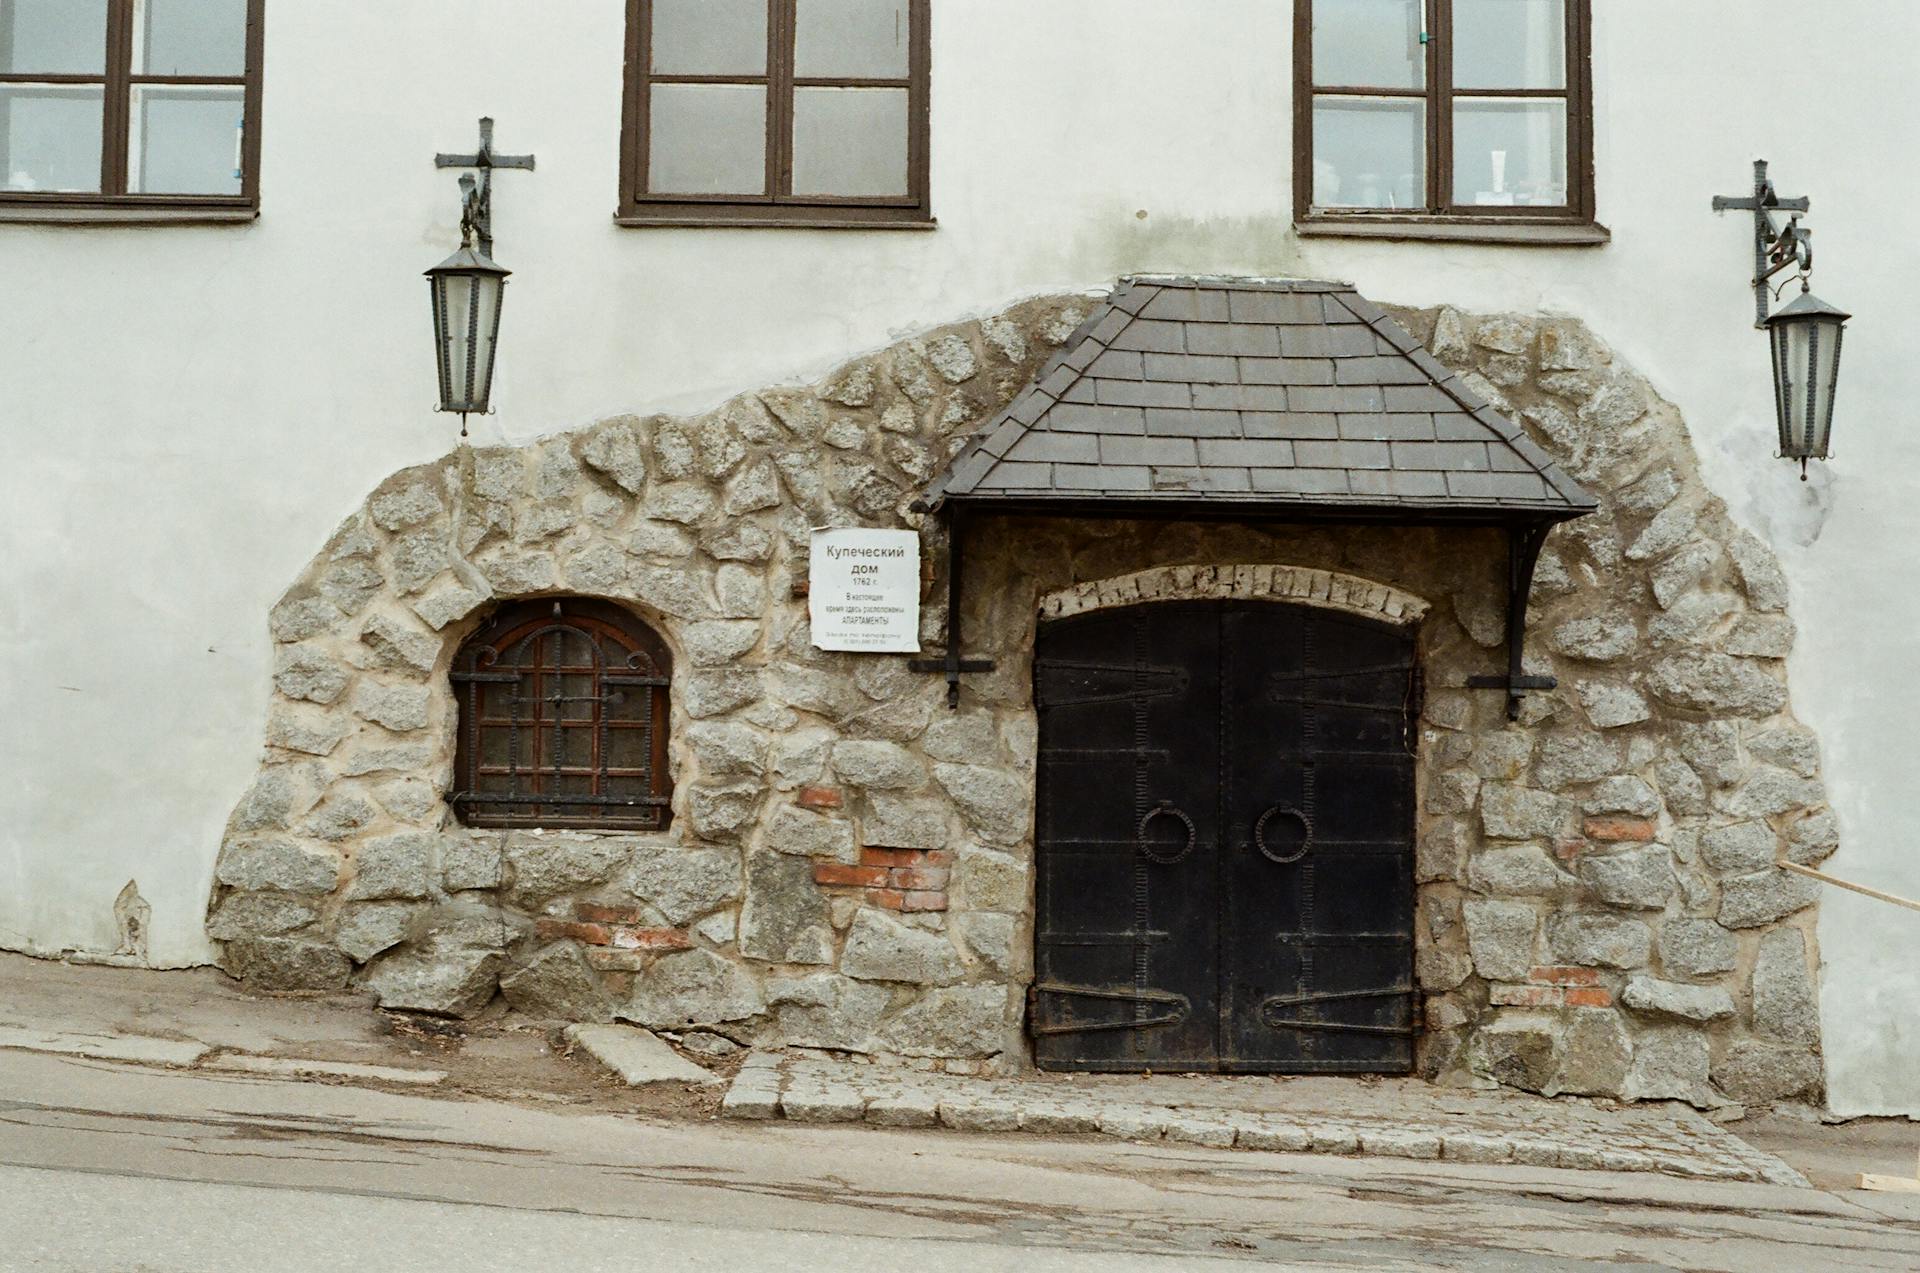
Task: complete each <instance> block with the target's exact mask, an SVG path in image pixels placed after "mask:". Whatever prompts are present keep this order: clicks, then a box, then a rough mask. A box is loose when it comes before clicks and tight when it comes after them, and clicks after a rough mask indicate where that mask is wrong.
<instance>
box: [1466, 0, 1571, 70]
mask: <svg viewBox="0 0 1920 1273" xmlns="http://www.w3.org/2000/svg"><path fill="white" fill-rule="evenodd" d="M1453 84H1454V87H1455V88H1565V87H1566V84H1567V8H1566V0H1453Z"/></svg>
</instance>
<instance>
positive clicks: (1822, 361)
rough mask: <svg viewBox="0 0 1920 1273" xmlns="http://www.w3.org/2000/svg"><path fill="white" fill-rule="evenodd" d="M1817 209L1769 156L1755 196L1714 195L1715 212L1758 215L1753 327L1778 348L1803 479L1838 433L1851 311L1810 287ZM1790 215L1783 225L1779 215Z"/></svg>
mask: <svg viewBox="0 0 1920 1273" xmlns="http://www.w3.org/2000/svg"><path fill="white" fill-rule="evenodd" d="M1812 206H1813V201H1812V200H1810V199H1808V198H1806V197H1805V196H1804V195H1802V196H1799V197H1796V198H1791V199H1789V198H1784V197H1782V196H1781V194H1780V192H1779V191H1777V190H1775V189H1774V187H1773V182H1772V180H1771V179H1770V178H1769V177H1768V176H1767V161H1766V160H1764V159H1760V160H1756V161H1755V162H1754V165H1753V193H1752V194H1751V195H1745V196H1741V197H1738V198H1736V197H1734V196H1732V195H1715V196H1714V200H1713V210H1714V211H1715V212H1725V211H1728V210H1729V209H1738V210H1740V211H1742V212H1751V213H1753V307H1754V323H1753V325H1754V326H1755V327H1762V328H1765V329H1766V332H1767V338H1768V340H1769V341H1770V342H1771V344H1772V346H1773V407H1774V415H1775V416H1776V417H1777V421H1778V424H1779V427H1780V455H1781V457H1782V458H1784V459H1788V460H1798V461H1800V480H1801V481H1803V482H1804V481H1806V480H1807V461H1808V460H1824V459H1826V458H1827V443H1828V440H1829V439H1830V438H1831V437H1832V436H1833V394H1834V390H1835V388H1836V387H1837V386H1838V385H1839V381H1840V337H1841V336H1842V335H1843V334H1844V332H1845V330H1846V322H1847V320H1848V319H1849V318H1851V317H1853V315H1851V314H1848V313H1846V312H1845V311H1843V310H1840V309H1836V308H1835V307H1833V306H1832V305H1829V304H1827V303H1826V302H1825V301H1823V300H1821V299H1820V298H1819V297H1817V296H1815V295H1813V294H1812V293H1811V292H1809V291H1808V290H1807V275H1808V274H1810V273H1811V272H1812V271H1813V231H1812V230H1809V229H1808V228H1807V227H1805V226H1803V225H1801V224H1800V217H1801V216H1802V215H1804V214H1805V213H1806V212H1807V211H1808V210H1809V209H1810V208H1811V207H1812ZM1782 212H1784V213H1791V214H1792V215H1791V216H1789V217H1788V218H1787V223H1786V225H1784V226H1780V225H1776V224H1775V223H1774V216H1775V214H1776V213H1782ZM1789 269H1792V270H1795V271H1796V272H1797V273H1798V275H1799V278H1800V295H1799V296H1798V297H1797V298H1796V299H1795V300H1794V301H1793V303H1792V304H1790V305H1788V306H1787V307H1786V308H1785V309H1782V310H1781V311H1780V312H1779V313H1777V314H1768V313H1767V301H1768V298H1769V295H1771V296H1774V297H1777V296H1779V291H1778V290H1777V289H1770V288H1769V287H1768V281H1769V280H1770V279H1772V278H1773V276H1774V275H1776V274H1779V273H1781V272H1782V271H1784V270H1789Z"/></svg>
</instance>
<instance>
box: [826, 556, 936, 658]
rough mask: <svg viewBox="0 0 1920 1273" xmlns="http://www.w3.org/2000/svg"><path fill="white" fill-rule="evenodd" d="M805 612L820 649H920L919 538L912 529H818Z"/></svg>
mask: <svg viewBox="0 0 1920 1273" xmlns="http://www.w3.org/2000/svg"><path fill="white" fill-rule="evenodd" d="M810 562H811V566H810V570H809V577H808V582H807V598H808V602H807V612H808V617H809V618H810V619H811V620H812V622H813V644H814V645H815V647H817V648H819V649H822V650H865V651H868V652H870V653H887V654H914V653H918V652H919V649H920V536H919V534H918V533H917V532H915V531H911V530H865V529H858V528H855V529H841V530H816V531H814V532H813V550H812V552H811V554H810Z"/></svg>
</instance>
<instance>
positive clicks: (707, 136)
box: [647, 84, 767, 195]
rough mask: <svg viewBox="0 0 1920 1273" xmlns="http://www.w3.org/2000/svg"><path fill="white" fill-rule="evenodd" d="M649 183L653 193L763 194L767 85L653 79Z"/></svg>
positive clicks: (764, 186) (649, 115) (648, 150)
mask: <svg viewBox="0 0 1920 1273" xmlns="http://www.w3.org/2000/svg"><path fill="white" fill-rule="evenodd" d="M647 184H648V188H649V189H650V190H652V191H653V192H654V193H656V194H740V195H746V194H751V195H758V194H765V193H766V189H767V90H766V89H764V88H761V87H760V86H759V85H757V84H656V85H654V86H653V92H652V97H651V109H650V111H649V114H648V119H647Z"/></svg>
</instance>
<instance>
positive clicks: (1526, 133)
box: [1453, 97, 1567, 208]
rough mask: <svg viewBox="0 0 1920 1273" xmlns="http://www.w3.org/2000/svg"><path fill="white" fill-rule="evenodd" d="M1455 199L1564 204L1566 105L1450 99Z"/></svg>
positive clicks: (1489, 203)
mask: <svg viewBox="0 0 1920 1273" xmlns="http://www.w3.org/2000/svg"><path fill="white" fill-rule="evenodd" d="M1453 201H1454V202H1455V203H1457V204H1474V205H1477V206H1481V207H1550V208H1563V207H1565V206H1566V204H1567V104H1566V102H1565V101H1562V100H1560V99H1557V98H1556V99H1552V100H1532V101H1529V100H1516V99H1514V98H1511V97H1505V98H1484V97H1482V98H1472V97H1456V98H1454V99H1453Z"/></svg>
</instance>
